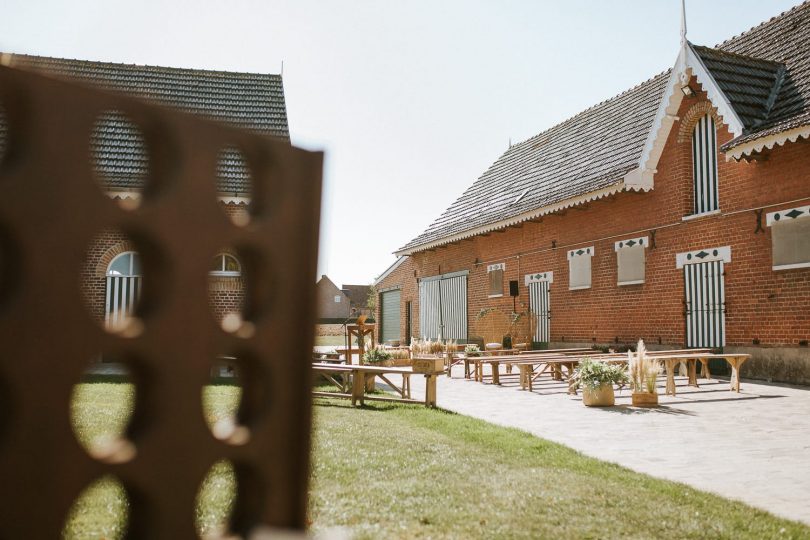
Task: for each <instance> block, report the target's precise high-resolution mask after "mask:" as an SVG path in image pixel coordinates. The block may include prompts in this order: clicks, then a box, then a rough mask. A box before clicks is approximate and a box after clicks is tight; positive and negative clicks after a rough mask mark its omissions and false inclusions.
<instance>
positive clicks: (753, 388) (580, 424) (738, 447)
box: [412, 368, 810, 524]
mask: <svg viewBox="0 0 810 540" xmlns="http://www.w3.org/2000/svg"><path fill="white" fill-rule="evenodd" d="M455 373H456V377H455V378H452V379H451V378H447V377H446V376H441V377H439V382H438V405H439V406H440V407H442V408H444V409H447V410H450V411H453V412H457V413H460V414H465V415H468V416H473V417H476V418H481V419H483V420H486V421H488V422H493V423H495V424H499V425H503V426H508V427H515V428H518V429H522V430H525V431H528V432H530V433H532V434H534V435H536V436H538V437H542V438H544V439H548V440H552V441H555V442H558V443H561V444H564V445H566V446H569V447H571V448H574V449H576V450H578V451H580V452H582V453H583V454H586V455H589V456H592V457H595V458H598V459H602V460H605V461H611V462H614V463H618V464H620V465H622V466H625V467H627V468H630V469H632V470H635V471H638V472H642V473H647V474H650V475H652V476H657V477H660V478H666V479H669V480H675V481H678V482H683V483H686V484H689V485H691V486H693V487H696V488H698V489H701V490H705V491H709V492H712V493H716V494H718V495H722V496H724V497H727V498H731V499H737V500H740V501H744V502H746V503H748V504H751V505H753V506H756V507H759V508H762V509H765V510H768V511H770V512H772V513H774V514H777V515H780V516H783V517H786V518H789V519H794V520H798V521H802V522H804V523H808V524H810V388H807V387H795V386H789V385H777V384H764V383H758V382H757V383H754V382H751V381H747V380H745V379H743V380H742V386H741V392H740V393H739V394H737V393H735V392H730V391H729V390H728V388H729V383H728V381H727V380H718V379H712V380H705V379H698V383H699V385H700V387H699V388H694V387H688V386H687V381H686V379H685V378H681V377H678V378H677V385H678V386H677V390H678V392H677V396H674V397H672V396H664V395H663V393H664V388H663V381H661V382H662V384H661V386H660V388H659V394H660V396H659V398H660V405H661V406H660V407H658V408H655V409H641V408H636V407H632V406H631V404H630V393H629V391H628V390H624V391H623V392H617V394H616V406H614V407H609V408H591V407H585V406H583V405H582V399H581V396H579V395H578V396H571V395H568V394H567V392H566V385H565V384H563V383H561V382H556V381H551V380H550V379H545V380H543V381H542V383H541V384H540V385H538V387H535V389H534V391H533V392H531V393H529V392H528V391H524V390H521V389H520V386H519V384H518V381H517V378H516V377H512V378H505V379H504V380H503V384H502V385H501V386H493V385H491V384H481V383H477V382H474V381H470V380H466V379H462V378H459V377H460V375H461V369H458V368H456V372H455ZM419 379H421V377H418V376H415V377H414V379H413V380H412V388H413V397H414V398H416V399H423V397H424V384H423V383H422V381H421V380H419ZM640 447H641V448H643V449H644V451H643V453H641V452H640V451H639V448H640Z"/></svg>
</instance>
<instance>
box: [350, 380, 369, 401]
mask: <svg viewBox="0 0 810 540" xmlns="http://www.w3.org/2000/svg"><path fill="white" fill-rule="evenodd" d="M365 391H366V377H365V376H364V375H363V374H362V373H353V374H352V406H355V405H357V402H358V401H359V402H360V404H361V405H362V404H363V396H364V394H365Z"/></svg>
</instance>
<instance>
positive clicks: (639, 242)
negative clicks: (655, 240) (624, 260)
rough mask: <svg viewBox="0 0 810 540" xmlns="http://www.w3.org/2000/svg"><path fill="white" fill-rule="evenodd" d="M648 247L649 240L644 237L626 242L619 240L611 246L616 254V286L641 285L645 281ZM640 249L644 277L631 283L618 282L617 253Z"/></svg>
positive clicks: (629, 239)
mask: <svg viewBox="0 0 810 540" xmlns="http://www.w3.org/2000/svg"><path fill="white" fill-rule="evenodd" d="M649 246H650V239H649V238H647V237H646V236H639V237H638V238H628V239H626V240H619V241H618V242H616V243H614V244H613V250H614V251H615V252H616V285H618V286H620V287H622V286H625V285H641V284H643V283H644V282H645V281H646V280H647V251H646V250H647V248H648V247H649ZM633 248H636V249H638V248H641V249H642V250H643V251H642V254H643V260H642V265H643V266H644V277H643V278H642V279H636V280H632V281H619V252H620V251H621V250H624V249H633Z"/></svg>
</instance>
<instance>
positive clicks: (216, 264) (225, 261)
mask: <svg viewBox="0 0 810 540" xmlns="http://www.w3.org/2000/svg"><path fill="white" fill-rule="evenodd" d="M210 274H211V275H212V276H241V275H242V265H241V264H239V260H238V259H237V258H236V257H234V256H233V255H229V254H228V253H220V254H219V255H217V256H216V257H214V258H213V260H212V261H211V272H210Z"/></svg>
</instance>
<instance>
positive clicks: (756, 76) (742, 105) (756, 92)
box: [692, 45, 785, 132]
mask: <svg viewBox="0 0 810 540" xmlns="http://www.w3.org/2000/svg"><path fill="white" fill-rule="evenodd" d="M692 49H694V51H695V52H696V53H697V55H698V56H699V57H700V59H701V61H703V64H704V65H705V66H706V68H707V69H708V70H709V72H710V73H711V74H712V77H714V80H715V81H716V82H717V85H718V86H719V87H720V89H721V90H722V91H723V94H725V96H726V97H727V98H728V100H729V102H730V103H731V106H732V107H733V108H734V111H735V112H736V113H737V116H739V117H740V120H741V121H742V123H743V127H744V128H745V131H746V132H750V131H753V130H755V129H756V128H757V127H758V126H760V125H762V124H763V123H764V122H765V121H766V120H767V119H768V115H769V114H770V112H771V109H772V108H773V105H774V103H775V102H776V97H777V96H778V94H779V89H780V88H781V86H782V81H783V79H784V75H785V66H784V64H780V63H779V62H771V61H769V60H762V59H759V58H753V57H750V56H743V55H740V54H734V53H730V52H726V51H721V50H719V49H711V48H709V47H700V46H696V45H692Z"/></svg>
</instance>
